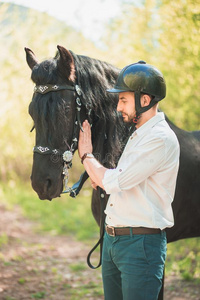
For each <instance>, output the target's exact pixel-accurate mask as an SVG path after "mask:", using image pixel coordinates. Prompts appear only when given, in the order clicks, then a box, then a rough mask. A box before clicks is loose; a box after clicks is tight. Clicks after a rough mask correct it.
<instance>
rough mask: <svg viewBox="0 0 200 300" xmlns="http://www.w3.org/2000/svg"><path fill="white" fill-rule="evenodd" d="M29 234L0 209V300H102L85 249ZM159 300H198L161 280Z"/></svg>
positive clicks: (198, 295)
mask: <svg viewBox="0 0 200 300" xmlns="http://www.w3.org/2000/svg"><path fill="white" fill-rule="evenodd" d="M33 228H34V224H33V223H32V222H30V221H29V220H27V219H25V218H24V217H22V215H21V213H20V210H19V208H17V207H16V208H15V210H14V211H13V210H12V211H8V210H6V209H5V207H3V206H1V205H0V300H29V299H30V300H32V299H48V300H50V299H53V300H82V299H83V300H84V299H89V300H93V299H95V300H100V299H104V297H103V291H102V283H101V273H100V270H91V269H89V268H88V266H87V264H86V256H87V253H88V251H89V250H90V247H89V246H87V245H85V244H84V243H81V242H77V241H75V240H74V239H72V238H71V237H68V236H51V235H48V234H46V235H38V234H35V233H34V230H33ZM97 257H98V254H97ZM164 299H165V300H192V299H194V300H200V287H198V286H197V285H194V284H192V283H188V282H184V281H183V280H180V279H179V278H173V277H167V278H166V284H165V298H164Z"/></svg>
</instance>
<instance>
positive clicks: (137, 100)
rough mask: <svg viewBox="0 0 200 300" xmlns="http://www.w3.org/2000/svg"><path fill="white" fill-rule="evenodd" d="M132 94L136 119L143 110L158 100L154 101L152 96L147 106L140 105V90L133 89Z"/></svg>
mask: <svg viewBox="0 0 200 300" xmlns="http://www.w3.org/2000/svg"><path fill="white" fill-rule="evenodd" d="M134 94H135V110H136V115H135V118H136V120H137V121H138V119H139V118H140V116H141V114H142V113H144V112H145V111H147V110H149V109H150V108H152V107H153V106H154V105H155V104H156V103H158V102H157V101H155V98H153V99H152V100H151V102H150V104H149V105H148V106H144V107H142V106H141V102H140V98H141V92H140V91H135V92H134ZM135 118H134V119H135ZM133 122H134V121H133ZM134 123H137V122H134Z"/></svg>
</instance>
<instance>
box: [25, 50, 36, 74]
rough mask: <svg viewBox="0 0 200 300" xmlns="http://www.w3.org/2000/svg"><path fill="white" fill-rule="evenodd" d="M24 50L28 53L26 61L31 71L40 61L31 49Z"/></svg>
mask: <svg viewBox="0 0 200 300" xmlns="http://www.w3.org/2000/svg"><path fill="white" fill-rule="evenodd" d="M24 50H25V51H26V61H27V64H28V65H29V67H30V68H31V70H32V69H33V67H34V66H35V65H36V64H38V60H37V59H36V56H35V54H34V53H33V51H32V50H31V49H29V48H24Z"/></svg>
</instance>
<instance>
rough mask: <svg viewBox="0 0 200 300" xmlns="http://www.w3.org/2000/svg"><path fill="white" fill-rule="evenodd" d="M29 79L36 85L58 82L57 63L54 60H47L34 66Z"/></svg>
mask: <svg viewBox="0 0 200 300" xmlns="http://www.w3.org/2000/svg"><path fill="white" fill-rule="evenodd" d="M31 79H32V80H33V82H34V83H35V84H36V85H39V84H41V85H44V84H48V83H51V84H55V83H57V81H58V74H57V62H56V60H55V59H48V60H45V61H43V62H41V63H40V64H37V65H35V67H34V68H33V70H32V75H31Z"/></svg>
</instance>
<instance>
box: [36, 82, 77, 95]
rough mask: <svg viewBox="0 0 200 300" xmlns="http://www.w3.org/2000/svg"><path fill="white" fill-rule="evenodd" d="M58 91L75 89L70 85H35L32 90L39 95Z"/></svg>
mask: <svg viewBox="0 0 200 300" xmlns="http://www.w3.org/2000/svg"><path fill="white" fill-rule="evenodd" d="M59 90H71V91H75V87H74V86H72V85H67V84H65V85H57V84H55V85H52V84H45V85H36V86H35V88H34V92H35V93H40V94H47V93H49V92H56V91H59Z"/></svg>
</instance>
